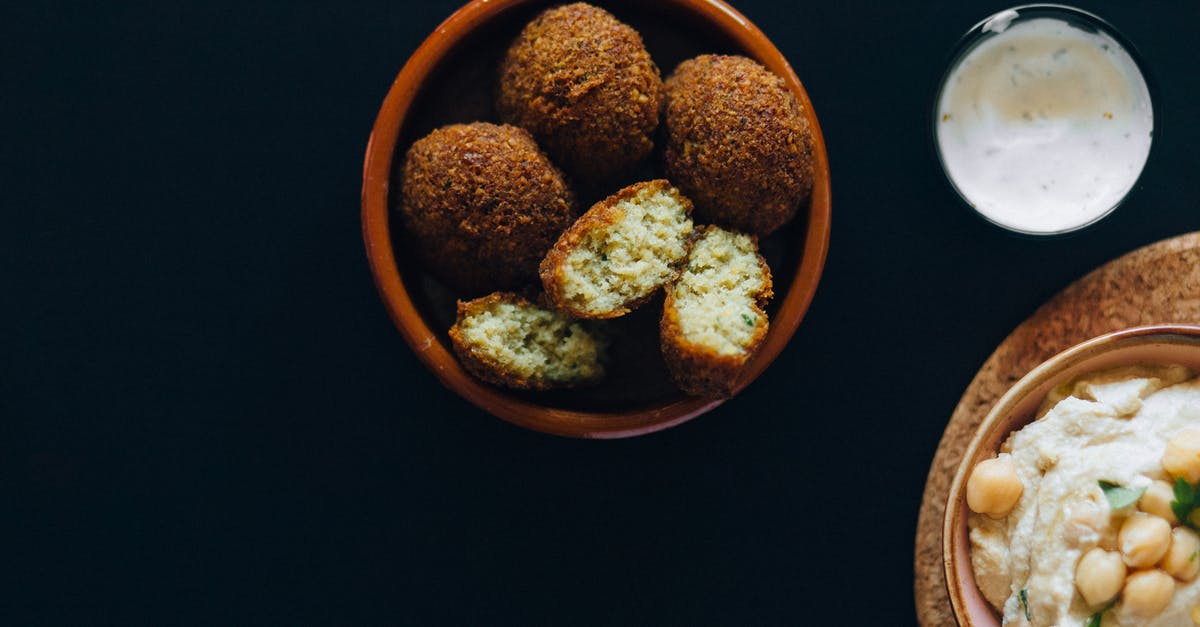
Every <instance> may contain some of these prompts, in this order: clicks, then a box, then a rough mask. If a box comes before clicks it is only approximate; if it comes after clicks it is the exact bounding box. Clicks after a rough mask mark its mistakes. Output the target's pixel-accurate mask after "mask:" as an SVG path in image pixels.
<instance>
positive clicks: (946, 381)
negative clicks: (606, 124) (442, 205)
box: [0, 0, 1200, 625]
mask: <svg viewBox="0 0 1200 627" xmlns="http://www.w3.org/2000/svg"><path fill="white" fill-rule="evenodd" d="M457 4H458V0H427V1H423V2H419V3H406V2H399V1H397V0H388V1H374V2H372V1H355V2H343V3H333V2H330V3H327V4H320V3H311V2H294V3H292V2H289V3H267V2H259V3H252V4H249V5H243V4H242V3H216V2H165V3H164V2H53V1H44V2H36V3H24V6H8V7H5V8H3V9H0V23H2V24H4V26H6V27H7V28H5V29H4V30H6V31H8V33H7V35H6V36H5V37H3V42H0V53H2V55H0V58H2V59H3V61H0V64H2V65H0V68H2V71H3V75H4V76H5V80H4V82H3V84H4V85H5V88H4V91H5V93H4V95H3V97H2V98H0V103H2V105H0V107H2V110H3V111H4V112H5V113H4V118H5V120H4V123H3V124H4V127H5V128H6V129H7V130H6V131H5V133H4V136H3V137H0V141H2V142H3V149H0V155H3V164H2V170H3V175H2V180H3V184H2V189H3V196H2V197H3V199H4V201H3V202H4V212H3V215H4V223H5V226H4V227H3V229H2V230H0V238H2V239H0V241H2V242H3V243H4V244H3V249H2V250H3V252H0V258H2V259H3V260H4V261H3V266H2V268H0V272H2V275H3V287H4V293H5V295H6V297H5V300H4V306H3V309H2V311H3V312H4V316H3V321H4V324H3V325H2V327H3V328H2V330H0V340H2V341H3V345H2V346H0V419H2V420H0V442H2V444H0V446H3V447H4V448H7V449H9V451H10V452H9V453H8V454H6V455H3V458H2V459H0V465H2V466H0V469H2V470H3V480H4V484H5V485H6V486H8V487H10V488H12V489H11V490H8V489H6V490H5V492H6V493H7V494H8V498H6V499H5V502H4V506H3V507H2V508H0V520H3V521H5V522H4V523H0V524H2V525H3V526H4V527H8V526H9V524H11V525H12V526H11V527H10V531H9V532H6V533H5V540H4V541H3V542H0V545H5V546H6V547H7V548H6V549H3V550H0V562H3V564H4V565H3V566H0V572H7V573H8V576H7V577H6V581H4V582H2V583H3V584H4V585H3V592H0V616H8V617H10V618H11V620H5V621H4V622H7V623H15V622H19V623H59V622H86V623H122V624H129V623H153V624H176V623H210V624H213V623H236V624H244V623H258V624H263V623H397V622H399V623H419V624H431V623H449V624H714V625H728V624H776V623H796V622H801V623H803V622H806V619H807V622H810V623H812V622H814V619H813V617H814V616H820V617H823V618H821V619H820V620H816V621H815V622H818V623H826V624H875V625H880V624H887V625H892V624H909V623H911V622H913V620H914V618H913V603H912V547H913V534H914V533H915V527H916V517H917V511H918V507H919V504H920V498H921V491H922V488H923V485H924V481H925V475H926V472H927V470H928V467H929V461H930V459H931V458H932V455H933V452H934V449H935V447H936V444H937V441H938V438H939V436H940V434H941V431H942V428H943V426H944V424H945V422H946V420H947V418H948V416H949V415H950V412H951V411H952V409H953V407H954V405H955V403H956V402H957V400H958V397H959V396H960V394H961V393H962V391H963V389H964V388H965V387H966V385H967V383H968V382H969V381H970V379H971V377H972V376H973V374H974V373H975V371H976V369H977V368H978V367H979V365H980V364H981V363H982V361H983V360H984V359H985V358H986V357H987V355H988V354H989V353H990V352H991V350H992V349H993V348H994V347H995V345H996V344H997V343H999V342H1000V340H1002V339H1003V338H1004V336H1005V335H1007V334H1008V332H1009V331H1010V330H1011V329H1012V328H1013V327H1014V326H1015V325H1017V324H1018V323H1019V322H1020V321H1021V320H1022V319H1024V318H1025V317H1026V316H1027V315H1028V314H1030V313H1031V312H1032V311H1033V310H1034V309H1035V308H1036V307H1037V306H1038V305H1039V304H1040V303H1042V302H1043V301H1044V300H1045V299H1047V298H1048V297H1050V296H1051V295H1052V294H1054V293H1055V292H1057V291H1058V290H1059V289H1061V288H1063V287H1064V286H1066V285H1067V284H1068V283H1069V282H1070V281H1072V280H1074V279H1075V278H1077V277H1079V276H1081V275H1083V274H1084V273H1086V272H1087V271H1089V270H1090V269H1092V268H1093V267H1095V266H1097V265H1099V264H1101V263H1103V262H1105V261H1107V260H1109V259H1111V258H1113V257H1115V256H1118V255H1120V254H1122V253H1124V252H1127V251H1129V250H1131V249H1133V248H1136V247H1138V246H1141V245H1144V244H1148V243H1151V242H1154V241H1156V240H1159V239H1162V238H1165V237H1169V236H1172V235H1176V234H1179V233H1183V232H1187V231H1192V230H1196V229H1198V228H1200V211H1198V210H1197V206H1196V200H1195V199H1196V197H1197V191H1198V190H1197V185H1198V177H1197V176H1196V159H1195V157H1194V147H1195V146H1196V145H1197V143H1198V140H1200V137H1198V132H1200V126H1197V125H1196V124H1195V123H1194V122H1193V117H1194V115H1195V114H1196V111H1197V110H1196V105H1195V102H1196V101H1197V97H1198V96H1200V72H1197V71H1196V70H1195V67H1196V60H1197V55H1196V42H1195V40H1196V35H1195V24H1197V23H1200V4H1197V3H1195V2H1177V3H1158V2H1138V3H1134V2H1128V3H1117V2H1108V3H1102V2H1083V3H1081V6H1083V7H1084V8H1087V9H1091V10H1093V11H1096V12H1097V13H1099V14H1101V15H1102V16H1104V17H1105V18H1107V19H1108V20H1109V21H1111V22H1112V23H1114V24H1115V25H1117V27H1118V28H1120V29H1121V30H1122V31H1123V32H1124V34H1125V35H1126V36H1127V37H1129V38H1130V39H1131V40H1132V41H1133V42H1135V44H1136V45H1137V46H1138V48H1139V49H1140V51H1141V53H1142V54H1143V56H1144V58H1145V60H1146V62H1147V64H1148V66H1149V68H1150V70H1151V72H1152V73H1153V76H1154V78H1155V79H1156V82H1157V89H1158V92H1157V96H1158V100H1157V101H1156V103H1155V105H1156V113H1157V114H1158V118H1157V127H1158V128H1157V129H1156V137H1155V144H1154V148H1153V151H1152V154H1151V158H1150V163H1149V165H1148V167H1147V169H1146V171H1145V174H1144V176H1143V177H1142V179H1141V182H1140V184H1139V185H1138V188H1137V190H1136V191H1135V193H1134V195H1133V196H1132V197H1131V198H1130V200H1129V201H1128V202H1127V203H1126V204H1125V205H1124V206H1123V207H1122V208H1121V209H1119V210H1118V212H1117V213H1116V214H1114V215H1113V216H1112V217H1111V218H1109V219H1107V220H1105V221H1104V222H1102V223H1101V224H1099V225H1098V226H1096V227H1094V228H1091V229H1089V230H1087V231H1085V232H1084V233H1082V234H1080V235H1078V236H1076V237H1072V238H1068V239H1059V240H1050V241H1045V240H1041V241H1033V240H1024V239H1019V238H1015V237H1012V236H1010V235H1007V234H1005V233H1003V232H1001V231H999V230H997V229H994V228H992V227H989V226H987V225H985V224H984V223H982V221H980V220H978V219H977V218H976V217H974V216H973V215H971V214H970V213H969V212H968V211H966V210H965V209H964V208H963V207H962V206H961V205H959V204H958V202H957V200H956V198H955V197H954V196H953V194H952V192H951V191H950V190H949V188H948V187H947V185H946V184H945V182H944V180H943V179H942V177H941V174H940V172H939V169H938V167H937V165H936V163H935V161H934V158H933V156H932V152H931V149H930V145H929V138H928V133H929V128H928V125H927V116H928V111H929V106H930V102H931V98H932V90H933V88H934V82H935V80H936V79H937V77H938V76H939V74H940V72H941V71H942V70H943V69H944V64H945V61H946V56H947V55H948V53H949V51H950V49H951V48H952V46H953V45H954V44H955V42H956V40H957V38H958V37H959V36H960V35H961V34H962V33H963V32H964V31H965V30H966V29H967V28H968V27H970V26H971V25H972V24H974V23H975V22H976V21H978V20H979V19H981V18H982V17H984V16H986V15H987V14H989V13H991V12H993V11H995V10H999V9H1002V8H1005V5H1004V4H998V3H994V2H953V3H943V4H917V3H911V4H909V3H895V4H884V3H874V2H864V1H858V0H841V1H838V2H823V3H816V2H813V3H791V2H787V3H784V2H778V3H775V2H765V1H754V0H742V1H740V2H737V3H736V6H737V7H738V8H739V9H740V10H741V11H742V12H743V13H745V14H746V15H747V16H748V17H749V18H750V19H751V20H753V21H754V22H756V23H757V24H758V25H759V26H760V27H761V28H762V29H763V30H764V31H765V32H766V33H767V35H768V36H770V37H771V38H772V39H773V40H774V41H775V43H776V44H777V46H778V47H779V48H780V49H781V50H782V52H783V53H784V54H785V55H786V56H787V57H788V58H789V59H790V61H791V63H792V65H793V66H794V68H795V69H796V71H797V73H798V74H799V76H800V78H801V79H802V80H803V81H804V83H805V85H806V87H807V89H808V91H809V94H810V96H811V97H812V100H813V103H814V106H815V108H816V110H817V114H818V115H819V117H820V120H821V124H822V127H823V130H824V133H825V137H826V140H827V142H828V147H829V157H830V161H831V168H832V173H833V198H834V221H833V237H832V244H831V247H830V255H829V260H828V264H827V266H826V271H825V274H824V277H823V279H822V282H821V286H820V289H819V290H818V292H817V296H816V300H815V301H814V303H813V305H812V308H811V310H810V312H809V315H808V317H807V318H806V320H805V322H804V324H803V325H802V326H801V327H800V329H799V331H798V332H797V333H796V335H795V337H794V339H793V340H792V342H791V344H790V345H789V346H788V348H787V349H786V350H785V351H784V353H783V354H782V355H781V356H780V357H779V359H778V360H777V361H776V362H775V364H774V365H773V366H772V367H771V368H770V369H769V370H768V371H767V372H766V373H765V374H764V375H763V376H762V377H761V378H760V379H759V380H758V381H757V382H756V383H754V384H753V385H751V386H750V387H749V388H748V389H747V390H746V391H745V392H744V393H743V394H741V395H740V396H739V397H737V398H736V399H734V400H732V401H730V402H728V403H726V404H725V405H724V406H722V407H720V408H718V409H717V410H715V411H713V412H711V413H709V414H707V415H705V416H703V417H701V418H699V419H697V420H695V421H692V422H690V423H687V424H685V425H683V426H681V427H678V428H675V429H672V430H669V431H666V432H663V433H659V434H655V435H650V436H646V437H642V438H637V439H633V440H626V441H616V442H594V441H573V440H566V439H561V438H556V437H552V436H546V435H541V434H537V433H532V432H527V431H523V430H521V429H518V428H516V427H513V426H510V425H508V424H507V423H504V422H501V421H499V420H496V419H494V418H492V417H490V416H488V415H487V414H485V413H483V412H481V411H479V410H477V409H475V408H474V407H472V406H471V405H469V404H467V403H466V402H465V401H463V400H461V399H459V398H458V397H457V396H455V395H454V394H452V393H451V392H449V391H447V390H445V389H443V388H442V387H441V386H440V385H438V384H437V382H436V380H435V379H434V378H433V377H432V376H431V375H430V374H428V373H427V372H426V371H425V370H424V368H423V367H422V366H421V364H420V363H419V362H418V361H417V359H416V358H415V357H414V356H413V354H412V353H411V352H410V351H409V349H408V347H407V346H406V345H405V343H404V341H403V339H402V338H401V336H400V334H399V332H397V331H396V329H395V328H394V327H393V326H392V323H391V321H390V320H389V318H388V316H387V314H386V312H385V310H384V307H383V305H382V304H381V302H380V301H379V298H378V296H377V295H376V292H375V289H374V286H373V284H372V280H371V276H370V273H369V272H368V269H367V264H366V260H365V254H364V250H363V245H362V241H361V236H360V227H359V204H358V203H359V191H360V182H361V181H360V177H361V167H362V156H363V152H364V149H365V146H366V138H367V135H368V133H369V131H370V128H371V124H372V123H373V121H374V116H375V113H376V111H377V110H378V106H379V104H380V102H381V101H382V99H383V96H384V94H385V93H386V91H387V89H388V87H389V86H390V84H391V81H392V79H393V78H394V77H395V75H396V73H397V72H398V71H399V69H400V67H401V66H402V65H403V63H404V60H405V59H406V58H407V57H408V55H409V54H411V53H412V51H413V50H414V49H415V48H416V46H417V45H418V44H419V43H420V42H421V40H422V39H423V38H424V37H425V36H426V35H427V34H428V33H429V32H431V31H432V30H433V29H434V28H435V26H436V25H437V24H438V23H439V22H440V21H441V20H442V19H443V18H445V17H446V16H447V15H449V14H450V13H451V12H452V10H453V9H454V8H456V6H457ZM664 70H667V71H669V68H664Z"/></svg>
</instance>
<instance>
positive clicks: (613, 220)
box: [539, 179, 692, 319]
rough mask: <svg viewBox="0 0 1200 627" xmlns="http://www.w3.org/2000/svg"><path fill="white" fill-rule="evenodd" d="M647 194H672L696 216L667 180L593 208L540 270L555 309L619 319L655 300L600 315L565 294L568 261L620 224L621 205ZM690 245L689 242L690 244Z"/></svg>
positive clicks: (629, 189) (676, 271) (633, 187)
mask: <svg viewBox="0 0 1200 627" xmlns="http://www.w3.org/2000/svg"><path fill="white" fill-rule="evenodd" d="M646 193H661V194H669V195H671V196H672V198H673V199H674V200H675V201H677V202H679V203H680V204H681V205H683V209H684V212H685V213H687V215H688V216H689V217H690V216H691V214H692V202H691V201H690V200H688V198H687V197H686V196H683V195H681V194H680V193H679V190H677V189H676V188H675V187H674V186H673V185H671V183H670V182H669V181H667V180H666V179H655V180H653V181H644V182H641V183H634V184H633V185H630V186H628V187H626V188H624V189H621V190H619V191H618V192H617V193H615V194H613V195H612V196H609V197H608V198H605V199H604V200H602V201H600V202H598V203H596V204H595V205H593V206H592V207H591V208H590V209H588V210H587V211H586V212H584V214H583V215H582V216H580V218H579V219H578V220H576V221H575V223H574V224H572V225H571V226H570V228H568V229H567V230H566V231H564V232H563V234H562V235H561V236H560V237H559V238H558V241H557V242H555V243H554V246H553V247H551V248H550V252H548V253H546V257H545V258H544V259H543V260H542V263H541V265H540V266H539V275H540V276H541V279H542V288H543V289H544V290H545V293H544V297H545V299H546V300H547V302H549V303H550V304H551V305H552V306H554V308H555V309H558V310H559V311H562V312H564V313H566V314H568V315H570V316H573V317H576V318H593V319H604V318H616V317H619V316H623V315H625V314H627V313H629V312H631V311H633V310H634V309H637V308H638V307H641V306H642V305H644V304H646V303H647V302H649V301H650V300H651V299H652V298H654V295H655V293H656V292H657V289H650V290H648V291H647V293H646V294H645V295H643V296H641V297H640V298H636V299H632V300H629V301H626V302H625V303H623V304H622V305H621V306H619V307H616V308H614V309H610V310H608V311H605V312H601V313H598V312H593V311H587V310H584V309H581V308H579V307H576V306H575V305H574V304H573V303H572V302H571V300H570V299H569V298H568V297H567V295H566V294H565V293H564V291H563V286H564V283H565V277H564V273H565V272H567V259H568V257H570V255H571V253H572V252H573V251H574V250H575V249H576V248H578V247H579V246H581V245H583V244H584V242H585V241H586V240H587V238H588V236H589V235H590V234H591V233H593V232H595V231H598V230H603V229H607V228H609V227H612V226H614V225H616V224H617V223H619V222H620V221H621V220H622V218H624V217H625V213H624V211H622V210H621V209H620V207H619V205H620V204H621V203H623V202H625V201H629V200H634V199H636V198H637V197H638V196H639V195H641V194H646ZM690 241H691V240H690V239H689V243H690ZM685 261H687V254H686V253H685V254H684V255H683V257H681V258H680V259H679V260H678V261H676V262H675V263H673V264H671V268H672V275H671V276H670V277H668V279H667V283H670V282H671V281H674V280H675V278H677V277H678V276H679V269H680V268H681V267H682V265H683V263H684V262H685Z"/></svg>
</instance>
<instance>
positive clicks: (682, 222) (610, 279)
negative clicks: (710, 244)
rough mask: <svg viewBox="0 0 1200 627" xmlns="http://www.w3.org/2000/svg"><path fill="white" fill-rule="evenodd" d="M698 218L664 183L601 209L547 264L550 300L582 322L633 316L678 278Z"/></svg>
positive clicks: (631, 191) (644, 186)
mask: <svg viewBox="0 0 1200 627" xmlns="http://www.w3.org/2000/svg"><path fill="white" fill-rule="evenodd" d="M691 211H692V205H691V202H690V201H689V200H688V199H687V198H685V197H684V196H683V195H682V194H680V193H679V190H678V189H675V188H674V187H672V186H671V184H670V183H668V182H667V181H665V180H661V179H660V180H655V181H647V182H644V183H637V184H635V185H631V186H629V187H627V188H625V189H623V190H621V191H619V192H617V193H616V194H614V195H613V196H610V197H609V198H607V199H606V200H604V201H602V202H600V203H597V204H596V205H595V206H593V207H592V208H591V209H589V210H588V211H587V213H585V214H584V215H583V217H581V218H580V219H579V220H578V221H576V222H575V224H574V225H572V226H571V228H570V229H568V230H567V232H566V233H564V234H563V235H562V236H561V237H560V238H559V240H558V242H557V243H555V245H554V248H552V249H551V251H550V253H549V254H548V255H547V256H546V259H545V260H544V261H543V262H542V266H541V275H542V281H543V286H544V287H545V289H546V293H547V295H548V296H549V298H550V299H551V300H552V301H553V302H554V304H555V305H556V306H558V307H559V308H560V309H562V310H564V311H566V312H567V313H569V314H571V315H573V316H577V317H584V318H612V317H616V316H620V315H624V314H626V313H628V312H629V311H631V310H632V309H633V308H635V307H636V306H637V305H640V304H642V303H643V302H645V301H646V300H648V299H649V298H650V297H651V296H652V295H653V293H654V292H655V290H657V289H658V288H659V287H661V286H663V285H665V284H666V283H668V282H670V281H672V280H674V279H675V277H676V276H678V269H679V266H680V264H681V263H682V262H683V260H684V258H685V257H686V256H687V244H688V236H689V235H690V234H691V232H692V219H691Z"/></svg>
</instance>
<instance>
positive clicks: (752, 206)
mask: <svg viewBox="0 0 1200 627" xmlns="http://www.w3.org/2000/svg"><path fill="white" fill-rule="evenodd" d="M666 88H667V103H666V116H665V119H664V122H663V123H664V124H665V126H666V145H665V149H664V151H663V157H664V166H665V169H666V172H667V177H668V178H670V179H671V181H672V182H674V183H675V184H676V185H678V186H679V188H680V189H682V190H683V192H684V193H685V194H687V195H688V196H689V197H690V198H691V199H692V201H693V202H695V203H696V217H697V218H698V219H700V220H702V221H705V222H713V223H716V224H720V225H722V226H726V227H729V228H734V229H738V230H742V231H747V232H750V233H754V234H756V235H767V234H769V233H771V232H772V231H774V230H776V229H778V228H779V227H780V226H782V225H783V224H785V223H786V222H787V221H789V220H791V219H792V217H793V216H794V215H795V214H796V210H797V209H798V207H799V206H800V204H801V203H802V202H803V201H804V200H805V199H806V198H808V195H809V192H810V191H811V189H812V135H811V131H810V129H809V127H808V121H807V119H806V118H805V117H804V115H803V110H802V109H801V106H800V103H799V101H797V100H796V97H795V95H794V94H792V92H791V91H789V90H788V88H787V85H786V84H785V83H784V82H783V79H781V78H779V77H778V76H776V75H774V74H772V73H771V72H770V70H768V69H767V68H765V67H763V66H762V65H759V64H758V63H757V62H755V61H753V60H751V59H748V58H746V57H742V56H728V55H702V56H699V57H696V58H694V59H689V60H687V61H684V62H683V63H680V64H679V67H677V68H676V69H675V71H674V72H673V73H672V74H671V76H670V77H669V78H667V82H666Z"/></svg>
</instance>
